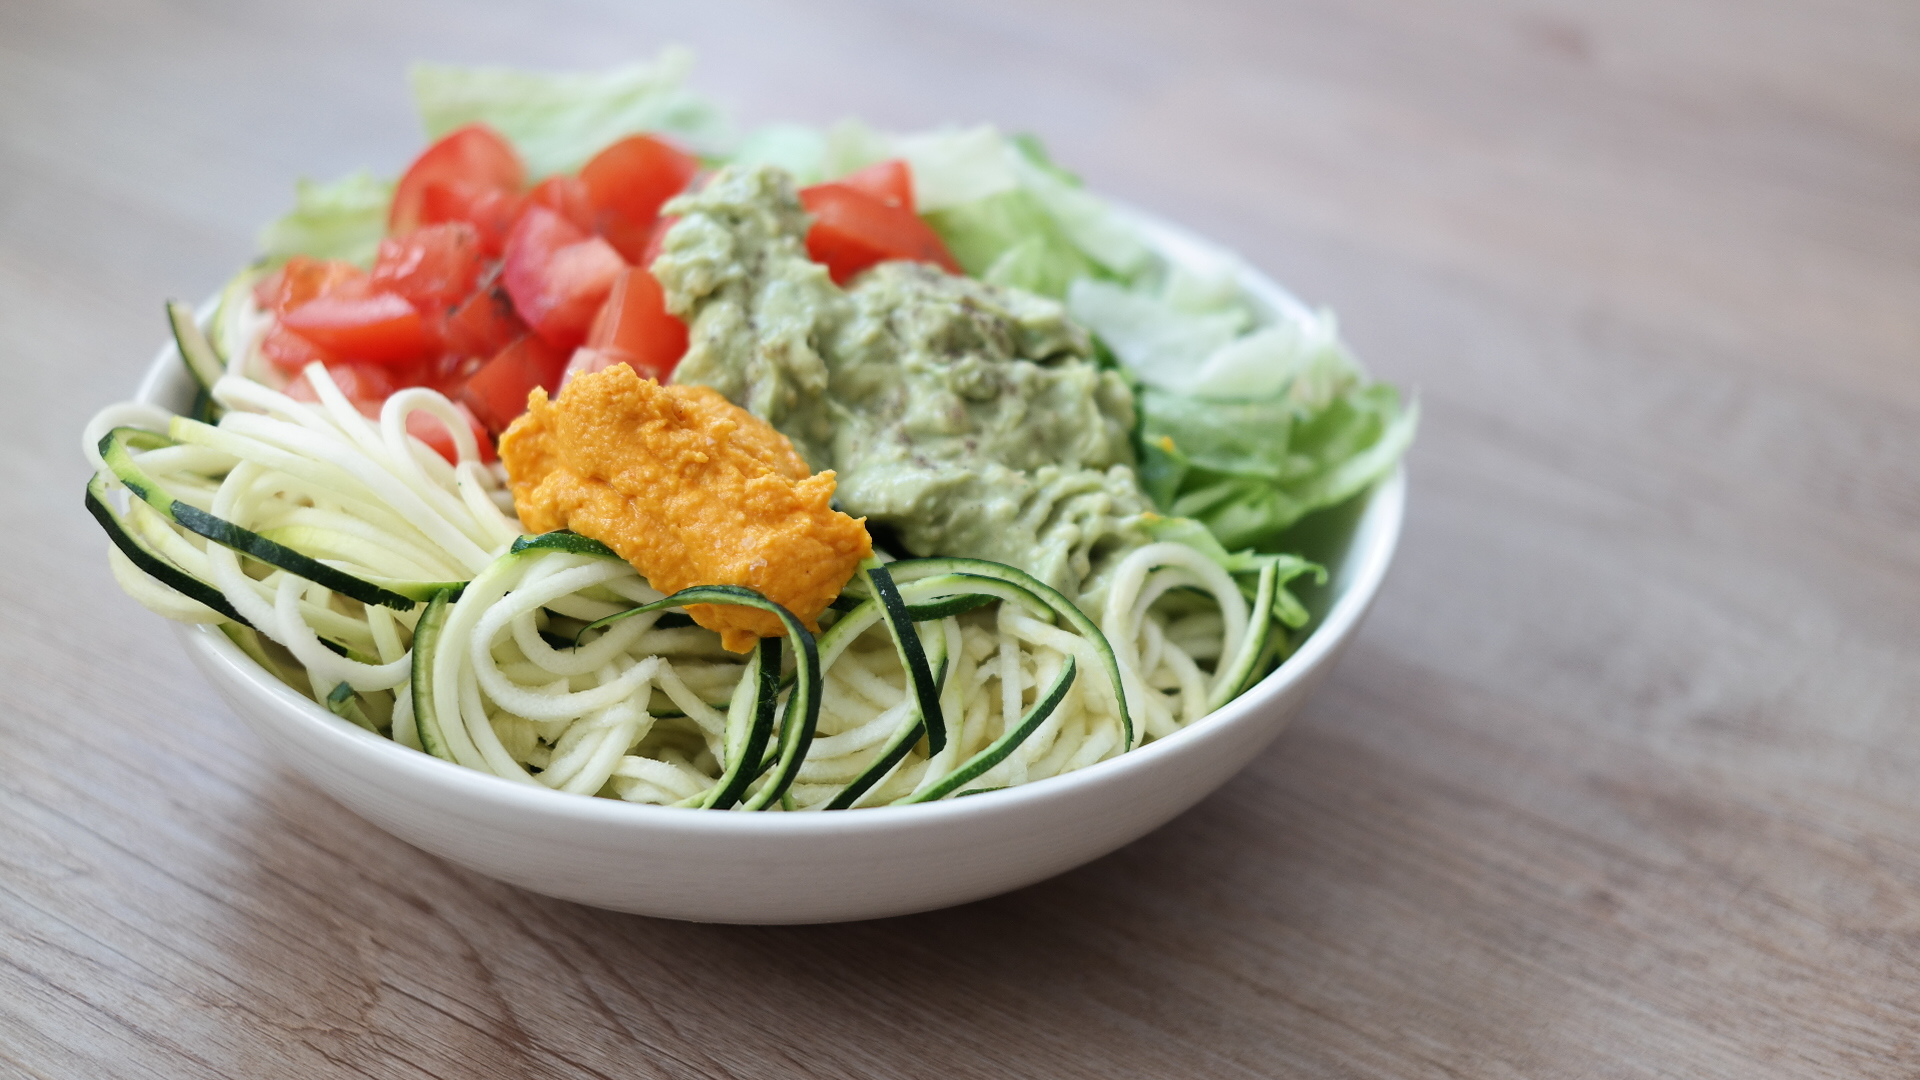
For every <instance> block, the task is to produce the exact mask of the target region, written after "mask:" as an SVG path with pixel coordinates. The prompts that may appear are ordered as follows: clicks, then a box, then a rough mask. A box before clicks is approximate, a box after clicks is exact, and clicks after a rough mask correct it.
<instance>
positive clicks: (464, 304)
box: [446, 282, 527, 359]
mask: <svg viewBox="0 0 1920 1080" xmlns="http://www.w3.org/2000/svg"><path fill="white" fill-rule="evenodd" d="M526 332H527V324H526V323H524V322H522V321H520V316H519V315H517V314H515V313H514V310H513V299H512V298H511V297H509V296H508V295H507V291H506V290H505V289H504V288H502V287H501V286H500V284H499V283H498V282H495V283H493V284H492V285H485V286H482V287H481V288H479V289H478V290H476V291H475V292H474V294H473V295H472V296H469V297H467V298H466V299H465V300H463V301H461V303H460V306H459V307H457V308H454V309H453V313H452V314H451V315H449V316H447V327H446V349H447V352H448V353H450V354H452V355H454V356H460V357H472V356H478V357H481V358H483V359H490V358H492V357H493V355H494V354H495V353H498V352H499V351H500V350H501V349H504V348H506V347H507V346H508V345H511V344H513V339H515V338H517V337H519V336H520V335H522V334H524V333H526Z"/></svg>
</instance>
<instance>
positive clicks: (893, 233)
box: [800, 184, 960, 285]
mask: <svg viewBox="0 0 1920 1080" xmlns="http://www.w3.org/2000/svg"><path fill="white" fill-rule="evenodd" d="M800 203H801V205H803V206H805V207H806V208H807V212H808V213H810V214H812V215H813V216H814V222H813V228H811V229H809V230H807V254H808V255H810V256H812V257H813V261H815V262H817V263H823V264H825V266H826V268H827V272H828V273H829V274H831V275H833V280H834V281H835V282H837V283H839V284H841V285H844V284H846V283H847V281H848V279H850V278H852V277H853V276H854V275H855V274H858V273H859V272H860V271H862V270H865V269H867V268H868V267H870V266H872V265H874V264H875V263H881V262H885V261H887V260H889V259H912V260H914V261H916V262H925V263H932V264H934V265H935V266H938V267H941V268H943V269H945V270H946V271H947V272H949V273H953V274H957V273H959V272H960V264H959V263H957V262H955V261H954V260H953V255H952V253H950V252H949V251H947V245H946V244H944V243H942V242H941V240H940V236H939V234H937V233H935V232H934V231H933V229H932V228H931V227H929V226H928V225H927V223H926V222H924V221H921V220H920V219H919V217H917V216H915V214H914V213H913V211H911V210H907V209H904V208H902V207H898V206H888V205H887V204H886V203H883V202H881V201H880V200H879V199H876V198H874V197H873V196H871V195H869V194H867V193H866V192H864V191H858V190H856V189H854V188H850V187H847V186H846V185H844V184H818V185H815V186H814V187H810V188H805V189H803V190H802V191H801V192H800Z"/></svg>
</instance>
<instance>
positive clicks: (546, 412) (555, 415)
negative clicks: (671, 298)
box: [500, 364, 873, 652]
mask: <svg viewBox="0 0 1920 1080" xmlns="http://www.w3.org/2000/svg"><path fill="white" fill-rule="evenodd" d="M500 460H501V461H502V462H503V463H504V464H505V465H506V468H507V476H508V478H509V480H510V482H511V484H512V488H513V502H514V507H515V509H516V510H518V511H519V514H520V521H521V523H522V524H523V525H524V526H525V527H526V528H528V529H531V530H533V531H535V532H549V531H551V530H554V529H572V530H573V531H574V532H577V533H579V534H580V535H582V536H589V537H592V538H593V539H595V540H598V541H600V542H601V543H603V544H605V545H607V546H608V547H610V548H612V549H613V550H614V551H616V552H618V553H619V555H620V557H621V558H623V559H626V560H627V561H628V562H630V563H632V564H633V567H634V569H636V570H638V571H639V572H640V574H641V575H642V576H644V577H645V578H646V579H647V581H648V583H649V584H651V585H652V586H653V587H654V588H655V589H658V590H660V591H661V592H663V593H673V592H677V591H679V590H681V589H684V588H687V587H689V586H693V585H744V586H746V587H747V588H750V589H753V590H755V591H757V592H759V593H760V594H761V595H763V596H765V597H766V598H767V599H769V600H772V601H774V602H775V603H778V604H780V605H781V606H783V607H785V608H786V609H787V610H789V611H791V612H793V613H794V614H795V615H797V616H799V618H800V620H801V621H802V622H804V623H806V625H807V627H808V629H810V630H815V631H817V630H818V629H819V623H818V621H817V620H818V619H819V617H820V613H821V612H822V611H824V610H826V607H827V605H828V604H829V603H831V602H832V601H833V598H834V597H836V596H838V595H839V594H840V590H841V589H842V588H843V587H844V586H845V585H846V583H847V580H848V579H849V578H851V577H852V576H853V573H854V571H855V570H856V569H857V568H858V566H859V563H860V560H862V559H864V558H866V557H867V556H868V555H870V554H872V552H873V544H872V541H871V540H870V539H869V538H868V536H867V530H866V527H865V524H864V521H856V520H855V519H853V518H850V517H848V516H847V515H845V514H843V513H840V512H839V511H837V510H834V509H833V508H832V507H830V506H829V505H828V502H829V500H831V499H832V498H833V492H834V474H833V473H831V472H822V473H813V472H812V470H810V469H808V468H807V463H806V462H805V461H804V460H803V459H802V458H801V457H800V455H799V454H797V453H795V452H794V449H793V444H792V443H790V442H789V441H788V440H787V437H786V436H785V435H782V434H780V432H778V431H776V430H774V429H773V427H772V426H770V425H769V424H767V422H766V421H764V420H761V419H759V418H757V417H755V416H754V415H753V414H752V413H749V412H748V411H747V410H745V409H742V408H740V407H739V406H737V405H734V404H731V403H730V402H728V401H727V399H726V398H724V397H722V396H721V395H720V394H719V393H718V392H717V391H715V390H713V389H711V388H709V387H705V386H684V385H676V386H661V385H659V384H658V383H656V382H654V381H653V380H651V379H645V380H643V379H641V378H640V377H639V376H637V375H635V374H634V372H633V369H632V368H629V367H627V366H626V365H625V364H620V365H617V366H614V367H611V368H608V369H606V370H605V371H601V372H596V373H593V374H589V375H581V376H577V377H575V378H574V379H573V380H572V381H570V382H568V383H567V386H566V388H565V389H564V390H562V391H561V392H560V396H559V397H558V398H557V399H555V400H551V401H550V400H548V398H547V395H546V392H545V391H544V390H535V391H534V392H533V394H532V397H531V400H529V402H528V408H527V412H526V415H524V416H522V417H520V419H518V420H516V421H514V423H513V426H512V427H510V428H508V429H507V432H506V434H505V435H503V436H501V439H500ZM687 613H688V614H689V615H691V616H692V617H693V619H694V621H695V622H697V623H699V624H700V625H701V626H704V627H706V628H708V629H710V630H715V631H718V632H719V634H720V637H721V642H722V643H723V644H724V645H725V646H726V647H727V648H729V649H731V650H733V651H734V652H745V651H747V650H748V649H750V648H752V646H753V643H754V641H755V639H757V638H761V637H777V636H780V635H781V634H783V633H784V632H785V631H784V630H783V629H782V627H781V625H780V621H779V619H778V618H776V617H775V616H774V615H773V614H772V613H771V612H766V611H761V610H758V609H756V608H748V607H739V606H718V605H713V604H696V605H693V606H691V607H689V608H688V609H687Z"/></svg>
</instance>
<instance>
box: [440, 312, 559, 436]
mask: <svg viewBox="0 0 1920 1080" xmlns="http://www.w3.org/2000/svg"><path fill="white" fill-rule="evenodd" d="M568 355H569V353H568V352H567V351H566V350H563V349H557V348H555V347H553V346H552V345H551V344H549V343H548V342H547V341H545V340H544V339H542V338H541V337H540V336H539V335H537V334H528V335H527V336H525V337H523V338H521V339H520V340H518V341H516V342H514V343H513V344H511V345H509V346H507V347H506V348H505V349H502V350H500V355H498V356H496V357H494V358H493V359H492V360H489V361H487V365H486V366H485V367H483V368H481V369H480V370H479V371H476V372H474V373H473V377H472V378H470V379H468V380H467V385H466V389H464V390H462V391H461V394H460V400H461V401H462V402H464V403H465V404H466V405H467V407H468V408H470V409H472V410H473V415H474V416H475V417H477V418H478V419H479V421H480V423H481V424H482V425H484V426H485V427H486V429H487V430H488V431H490V432H494V433H495V434H498V433H499V432H502V431H505V430H506V429H507V425H508V424H511V423H513V421H514V419H515V418H517V417H518V416H519V415H520V414H521V413H523V412H526V411H527V395H528V394H530V393H532V392H533V388H534V387H536V386H543V387H545V388H546V389H547V392H548V393H553V392H554V391H556V390H558V389H559V388H560V374H561V372H563V371H565V370H566V367H567V357H568Z"/></svg>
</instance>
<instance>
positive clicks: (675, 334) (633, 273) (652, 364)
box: [587, 266, 687, 382]
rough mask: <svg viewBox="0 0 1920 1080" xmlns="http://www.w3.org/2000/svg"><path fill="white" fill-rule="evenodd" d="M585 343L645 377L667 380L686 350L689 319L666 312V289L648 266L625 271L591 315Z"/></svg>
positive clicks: (611, 362) (612, 361)
mask: <svg viewBox="0 0 1920 1080" xmlns="http://www.w3.org/2000/svg"><path fill="white" fill-rule="evenodd" d="M587 347H588V348H590V349H594V350H597V351H599V352H600V353H602V354H604V355H605V356H606V357H608V362H609V363H610V364H614V363H623V364H626V365H627V366H628V367H631V368H632V369H633V370H634V373H635V374H637V375H639V376H640V377H641V378H643V379H656V380H658V381H660V382H666V381H667V378H668V377H669V376H671V375H672V374H673V369H674V366H675V365H677V364H679V363H680V358H681V357H682V356H685V355H686V353H687V324H686V323H683V322H681V321H680V320H679V319H676V318H674V317H673V316H672V315H670V314H668V313H667V301H666V294H665V293H664V292H663V291H662V290H661V288H660V283H659V282H658V281H656V280H654V277H653V275H652V274H651V273H648V272H647V270H646V268H644V267H639V266H636V267H633V268H632V269H629V270H626V271H623V272H622V273H621V275H620V277H619V278H618V279H617V280H616V281H615V282H614V283H613V292H612V293H611V294H610V295H609V296H608V297H607V302H606V305H605V306H604V307H602V308H601V309H600V314H599V315H597V316H595V318H594V320H593V329H592V330H591V331H590V332H589V333H588V334H587Z"/></svg>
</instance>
